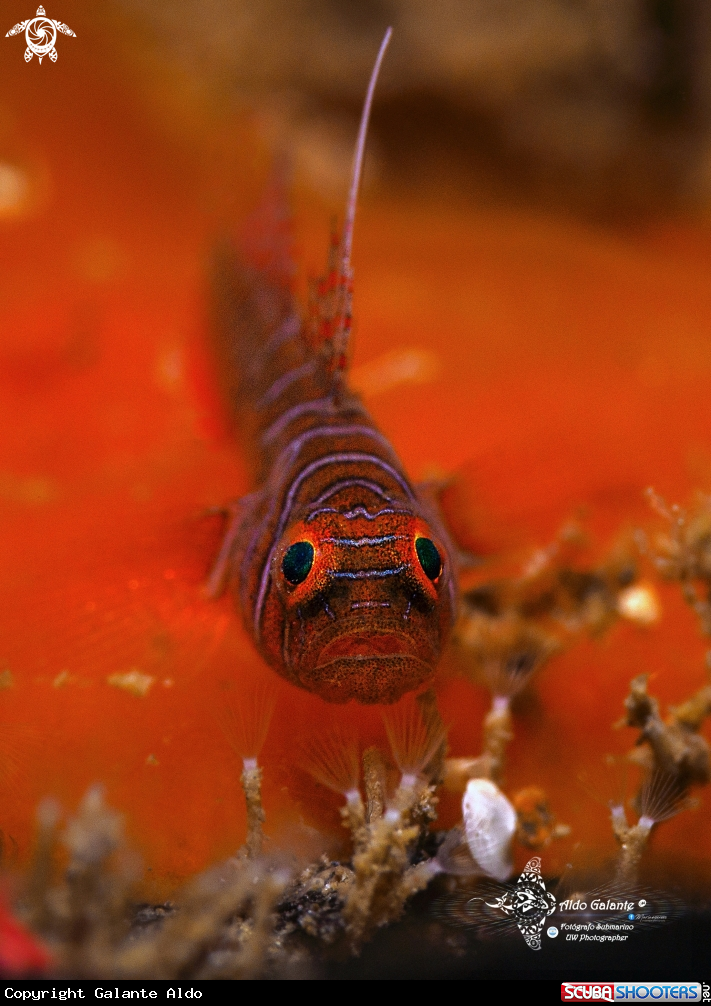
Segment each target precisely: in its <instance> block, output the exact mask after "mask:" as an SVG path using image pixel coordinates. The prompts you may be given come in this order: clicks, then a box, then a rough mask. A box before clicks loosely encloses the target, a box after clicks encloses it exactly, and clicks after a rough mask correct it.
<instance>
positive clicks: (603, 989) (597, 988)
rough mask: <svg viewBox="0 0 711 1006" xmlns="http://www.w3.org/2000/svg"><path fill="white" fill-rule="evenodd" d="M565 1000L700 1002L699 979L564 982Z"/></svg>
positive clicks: (562, 991)
mask: <svg viewBox="0 0 711 1006" xmlns="http://www.w3.org/2000/svg"><path fill="white" fill-rule="evenodd" d="M560 998H561V999H562V1000H563V1002H572V1001H573V1000H574V999H577V1000H578V1001H580V1000H582V999H595V1000H597V1001H598V1002H599V1001H600V1000H604V1001H605V1002H609V1003H612V1002H638V1001H639V1000H642V1001H643V1002H644V1001H648V1002H671V1001H672V1000H674V1001H675V1002H679V1001H680V1000H681V1001H686V1002H700V1001H701V984H700V983H699V982H563V983H562V985H561V987H560Z"/></svg>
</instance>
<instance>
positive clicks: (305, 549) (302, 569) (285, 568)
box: [281, 541, 434, 586]
mask: <svg viewBox="0 0 711 1006" xmlns="http://www.w3.org/2000/svg"><path fill="white" fill-rule="evenodd" d="M433 548H434V546H433ZM313 564H314V547H313V545H312V544H311V542H310V541H297V542H296V544H295V545H292V546H291V547H290V548H288V549H287V550H286V555H285V556H284V558H283V559H282V562H281V571H282V573H283V574H284V576H285V577H286V579H287V580H288V581H289V583H292V584H293V585H294V586H296V584H297V583H303V582H304V580H305V579H306V577H307V576H308V575H309V573H310V572H311V567H312V566H313Z"/></svg>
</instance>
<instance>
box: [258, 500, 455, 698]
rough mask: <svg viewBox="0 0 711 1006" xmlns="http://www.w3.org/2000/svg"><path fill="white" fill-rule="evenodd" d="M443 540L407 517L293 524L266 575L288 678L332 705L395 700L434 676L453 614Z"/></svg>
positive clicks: (330, 518) (338, 517)
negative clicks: (276, 608)
mask: <svg viewBox="0 0 711 1006" xmlns="http://www.w3.org/2000/svg"><path fill="white" fill-rule="evenodd" d="M451 566H452V562H451V558H450V552H449V548H448V545H447V543H446V542H445V540H444V539H443V536H441V535H440V534H438V533H437V532H436V531H434V530H433V529H432V528H431V527H430V525H429V523H428V522H427V521H426V520H425V519H423V518H422V517H420V516H417V515H413V514H411V513H398V512H389V513H383V514H382V516H380V517H378V516H375V517H373V516H371V515H370V514H369V513H368V512H367V511H365V510H364V511H363V515H362V516H359V515H357V514H356V515H355V516H354V515H353V514H348V515H345V514H340V513H321V514H319V515H317V516H316V517H314V518H311V519H306V520H302V521H297V522H295V523H294V524H293V525H292V526H291V527H290V528H289V529H288V530H287V532H286V534H285V535H284V537H283V538H282V540H281V542H280V544H279V546H278V548H277V549H276V552H275V555H274V558H273V564H272V570H271V576H272V582H273V583H274V584H275V585H276V593H277V594H278V597H279V600H280V602H281V625H282V638H281V650H280V653H279V654H278V655H277V654H276V653H275V654H274V656H276V657H277V658H278V660H279V662H280V663H281V667H280V668H279V670H280V671H281V672H282V673H283V674H285V676H286V677H288V678H290V680H292V681H294V683H296V684H299V685H300V686H301V687H302V688H306V689H308V690H309V691H311V692H315V693H316V694H318V695H320V696H321V697H322V698H324V699H326V700H328V701H331V702H348V701H350V700H355V701H357V702H361V703H390V702H396V701H397V700H398V699H399V698H400V697H401V696H402V695H403V694H405V693H406V692H409V691H412V690H413V689H416V688H419V687H420V686H422V685H423V684H425V683H426V682H427V681H428V680H429V679H431V678H432V676H433V674H434V672H435V668H436V666H437V663H438V660H439V657H440V654H441V651H442V648H443V646H444V643H445V641H446V638H447V635H448V633H449V630H450V628H451V624H452V621H453V615H454V611H453V608H454V598H453V586H452V584H453V580H452V577H453V570H452V568H451Z"/></svg>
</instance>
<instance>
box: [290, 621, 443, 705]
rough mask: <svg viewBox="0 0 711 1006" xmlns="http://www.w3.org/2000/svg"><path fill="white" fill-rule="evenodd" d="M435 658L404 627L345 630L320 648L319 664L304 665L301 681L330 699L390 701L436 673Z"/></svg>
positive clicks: (363, 701)
mask: <svg viewBox="0 0 711 1006" xmlns="http://www.w3.org/2000/svg"><path fill="white" fill-rule="evenodd" d="M434 664H435V661H434V660H433V661H429V660H426V659H423V655H422V654H421V653H420V652H419V650H418V648H417V645H416V643H415V641H414V640H413V639H410V638H409V637H408V636H407V635H406V634H405V633H403V632H401V631H397V630H395V629H390V628H389V627H383V628H381V629H377V630H374V629H370V630H361V631H359V632H352V631H351V632H340V633H339V634H338V635H337V636H336V637H335V638H332V639H331V640H330V641H329V642H327V643H326V644H325V645H324V646H323V647H321V648H320V649H319V651H318V656H317V659H316V661H315V663H314V665H312V666H308V665H307V666H303V665H302V667H301V670H300V673H299V681H300V684H301V685H302V687H304V688H307V689H308V690H309V691H312V692H316V693H317V694H318V695H320V696H321V698H323V699H325V700H326V701H327V702H339V703H343V702H350V701H355V702H360V703H362V704H365V705H370V704H373V703H384V704H388V703H391V702H397V700H398V699H399V698H401V697H402V696H403V695H404V694H405V693H406V692H409V691H412V690H413V689H414V688H418V687H419V686H420V685H421V684H422V683H423V682H424V681H427V680H428V679H429V678H431V677H432V674H433V673H434Z"/></svg>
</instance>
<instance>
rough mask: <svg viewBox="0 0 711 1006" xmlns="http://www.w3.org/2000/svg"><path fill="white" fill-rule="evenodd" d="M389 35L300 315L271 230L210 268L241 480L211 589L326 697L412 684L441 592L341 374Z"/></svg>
mask: <svg viewBox="0 0 711 1006" xmlns="http://www.w3.org/2000/svg"><path fill="white" fill-rule="evenodd" d="M389 38H390V31H388V32H387V33H386V36H385V39H384V40H383V44H382V46H381V49H380V53H379V54H378V59H377V60H376V64H375V68H374V71H373V75H372V77H371V81H370V86H369V89H368V94H367V97H366V102H365V107H364V112H363V118H362V120H361V127H360V131H359V137H358V143H357V146H356V154H355V157H354V169H353V178H352V182H351V193H350V198H349V206H348V211H347V214H346V224H345V227H344V233H343V237H342V239H341V241H340V242H339V241H334V242H332V245H331V253H330V256H329V266H328V271H327V275H326V277H325V279H324V280H322V281H321V282H320V283H319V285H318V287H317V290H316V296H315V297H314V301H313V305H312V312H311V315H310V317H307V318H305V319H304V318H303V317H302V315H301V314H300V312H299V309H298V306H297V304H296V303H295V300H294V298H293V296H292V294H291V292H290V288H289V282H288V276H289V272H290V269H289V264H288V262H287V261H286V256H285V254H284V253H283V251H281V250H280V248H279V240H278V229H277V232H276V233H275V235H274V237H273V240H272V244H271V249H270V248H269V242H267V243H266V247H267V254H266V257H265V256H264V255H262V259H263V261H262V264H261V266H256V265H255V264H254V256H252V261H250V259H249V256H243V255H239V254H237V253H234V252H227V253H226V254H222V255H221V256H220V258H219V261H218V266H217V269H216V283H215V291H216V301H215V304H216V310H215V316H214V324H213V332H214V335H215V345H216V348H217V353H218V368H219V373H220V374H221V376H222V380H223V388H224V392H225V394H226V397H227V399H228V402H229V404H230V406H231V408H232V410H233V411H234V412H235V413H236V415H237V416H238V417H239V419H240V425H241V428H242V434H243V439H244V440H245V443H246V445H247V446H248V450H249V454H250V457H251V460H252V463H253V479H254V483H255V490H254V492H252V493H250V494H249V495H248V496H246V497H245V498H244V499H242V500H241V501H240V502H239V504H237V505H236V506H235V507H234V508H233V512H232V519H231V522H230V524H229V526H228V529H227V532H226V535H225V539H224V542H223V546H222V548H221V551H220V555H219V556H218V560H217V562H216V564H215V568H214V570H213V574H212V576H211V581H210V590H211V592H212V593H213V594H215V593H218V592H219V589H220V585H221V584H222V583H223V582H224V581H228V582H229V583H230V584H231V585H232V586H233V589H234V591H235V594H236V599H237V604H238V607H239V609H240V611H241V613H242V617H243V619H244V623H245V625H246V627H247V629H248V631H249V632H250V633H251V635H252V637H253V638H254V641H255V643H256V645H257V647H258V648H259V650H260V652H261V653H262V655H263V656H264V658H265V660H266V661H267V663H269V664H270V665H271V666H272V667H273V668H274V669H275V670H276V671H277V672H278V673H279V674H281V675H282V676H283V677H285V678H287V679H288V680H289V681H291V682H293V683H294V684H296V685H299V686H300V687H302V688H306V689H308V690H309V691H311V692H315V693H316V694H318V695H320V696H321V697H322V698H324V699H326V700H328V701H331V702H348V701H350V700H355V701H357V702H361V703H390V702H395V701H397V699H399V698H400V697H401V696H402V695H403V694H404V693H405V692H408V691H412V690H414V689H417V688H419V687H420V686H422V685H424V684H425V683H426V682H427V681H428V680H429V679H430V678H431V677H432V675H433V674H434V671H435V668H436V665H437V661H438V659H439V656H440V653H441V650H442V647H443V645H444V642H445V640H446V638H447V635H448V633H449V630H450V628H451V625H452V622H453V619H454V612H455V607H456V596H455V594H456V584H455V576H454V567H453V550H452V548H451V545H450V543H449V540H448V537H447V533H446V531H445V528H444V527H443V524H442V522H441V520H440V518H439V516H438V513H437V509H436V506H434V505H433V504H432V502H431V501H430V500H429V499H428V498H427V495H426V494H425V493H423V492H418V491H417V490H416V489H415V488H414V487H413V485H412V483H411V482H410V480H409V479H408V478H407V476H406V475H405V473H404V471H403V468H402V465H401V464H400V461H399V460H398V458H397V455H396V454H395V451H394V450H393V447H392V446H391V444H390V443H389V441H388V440H387V438H386V437H385V436H384V435H383V434H382V433H381V432H380V430H378V428H377V426H376V425H375V423H374V422H373V420H372V419H371V417H370V416H369V415H368V412H367V411H366V409H365V408H364V406H363V403H362V402H361V401H360V399H359V398H358V396H357V395H355V394H354V393H353V392H352V391H351V390H350V389H349V388H348V383H347V360H348V336H349V333H350V306H351V286H352V274H351V270H350V248H351V243H352V232H353V218H354V214H355V203H356V197H357V190H358V182H359V178H360V173H361V168H362V161H363V151H364V145H365V135H366V128H367V121H368V115H369V110H370V103H371V101H372V96H373V90H374V87H375V80H376V77H377V72H378V69H379V66H380V63H381V61H382V57H383V55H384V52H385V48H386V46H387V43H388V41H389ZM272 208H273V207H272ZM271 216H272V219H274V214H273V213H272V214H271ZM277 217H278V214H277ZM262 245H263V246H264V242H263V241H262Z"/></svg>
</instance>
